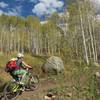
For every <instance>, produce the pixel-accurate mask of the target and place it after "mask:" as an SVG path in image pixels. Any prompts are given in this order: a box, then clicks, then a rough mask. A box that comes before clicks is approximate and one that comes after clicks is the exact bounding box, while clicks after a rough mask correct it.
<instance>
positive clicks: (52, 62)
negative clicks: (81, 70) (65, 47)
mask: <svg viewBox="0 0 100 100" xmlns="http://www.w3.org/2000/svg"><path fill="white" fill-rule="evenodd" d="M42 71H43V72H45V73H53V74H58V73H62V72H63V71H64V64H63V61H62V59H61V58H60V57H55V56H52V57H50V58H48V59H47V60H46V62H45V63H44V64H43V66H42Z"/></svg>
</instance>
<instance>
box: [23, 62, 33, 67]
mask: <svg viewBox="0 0 100 100" xmlns="http://www.w3.org/2000/svg"><path fill="white" fill-rule="evenodd" d="M22 64H23V65H24V66H25V67H26V68H32V67H31V66H29V65H28V64H26V63H25V62H24V61H23V62H22Z"/></svg>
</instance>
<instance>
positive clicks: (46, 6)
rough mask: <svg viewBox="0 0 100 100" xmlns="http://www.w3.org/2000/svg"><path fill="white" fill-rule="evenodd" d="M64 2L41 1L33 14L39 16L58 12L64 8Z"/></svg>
mask: <svg viewBox="0 0 100 100" xmlns="http://www.w3.org/2000/svg"><path fill="white" fill-rule="evenodd" d="M63 5H64V2H63V1H60V0H39V3H38V4H36V5H35V6H34V8H33V9H32V12H33V13H35V14H36V15H37V16H42V15H45V14H46V15H48V14H52V13H54V12H57V9H58V8H62V7H63Z"/></svg>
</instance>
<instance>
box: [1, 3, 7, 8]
mask: <svg viewBox="0 0 100 100" xmlns="http://www.w3.org/2000/svg"><path fill="white" fill-rule="evenodd" d="M0 7H1V8H6V7H8V4H7V3H5V2H0Z"/></svg>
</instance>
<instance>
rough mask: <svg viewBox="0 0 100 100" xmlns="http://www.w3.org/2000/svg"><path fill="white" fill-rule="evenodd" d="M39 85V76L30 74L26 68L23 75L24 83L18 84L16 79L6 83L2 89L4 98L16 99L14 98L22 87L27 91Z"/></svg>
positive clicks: (7, 99) (20, 92) (21, 90)
mask: <svg viewBox="0 0 100 100" xmlns="http://www.w3.org/2000/svg"><path fill="white" fill-rule="evenodd" d="M38 86H39V78H38V76H37V75H32V73H31V72H30V70H29V69H28V70H27V74H26V76H25V85H22V84H18V82H17V81H12V80H11V81H10V82H8V83H7V84H6V86H5V87H4V90H3V95H4V98H5V100H16V98H17V97H18V96H19V95H20V94H22V92H24V91H23V88H24V89H25V91H26V90H29V91H34V90H36V89H37V88H38Z"/></svg>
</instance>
